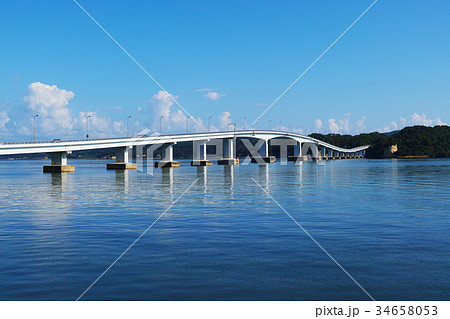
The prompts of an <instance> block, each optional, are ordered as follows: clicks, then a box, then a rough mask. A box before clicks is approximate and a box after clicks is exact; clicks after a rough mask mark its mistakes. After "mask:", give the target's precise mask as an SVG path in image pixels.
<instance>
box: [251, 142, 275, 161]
mask: <svg viewBox="0 0 450 319" xmlns="http://www.w3.org/2000/svg"><path fill="white" fill-rule="evenodd" d="M262 141H264V142H263V143H262V145H261V147H260V148H259V151H258V153H259V156H252V163H258V164H260V165H261V164H268V163H275V162H276V161H277V159H276V157H275V156H269V141H268V140H262Z"/></svg>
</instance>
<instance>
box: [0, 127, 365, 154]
mask: <svg viewBox="0 0 450 319" xmlns="http://www.w3.org/2000/svg"><path fill="white" fill-rule="evenodd" d="M236 137H240V138H260V139H263V140H271V139H274V138H281V137H284V138H291V139H293V140H296V141H298V142H302V143H304V142H307V143H308V142H309V143H314V144H317V145H319V146H323V147H326V148H328V149H331V150H333V151H336V152H358V151H362V150H366V149H367V148H369V146H370V145H364V146H359V147H355V148H351V149H345V148H340V147H337V146H334V145H331V144H328V143H325V142H323V141H320V140H318V139H315V138H312V137H308V136H304V135H301V134H294V133H289V132H279V131H265V130H249V131H228V132H209V133H208V132H206V133H187V134H173V135H159V136H148V137H139V136H137V137H136V136H135V137H129V138H104V139H84V140H54V141H46V142H4V143H0V155H13V154H33V153H52V152H67V151H82V150H92V149H104V148H116V147H126V146H138V145H140V146H142V145H151V144H164V143H178V142H191V141H202V140H211V139H225V138H236Z"/></svg>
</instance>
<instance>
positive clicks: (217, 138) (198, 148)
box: [0, 130, 369, 172]
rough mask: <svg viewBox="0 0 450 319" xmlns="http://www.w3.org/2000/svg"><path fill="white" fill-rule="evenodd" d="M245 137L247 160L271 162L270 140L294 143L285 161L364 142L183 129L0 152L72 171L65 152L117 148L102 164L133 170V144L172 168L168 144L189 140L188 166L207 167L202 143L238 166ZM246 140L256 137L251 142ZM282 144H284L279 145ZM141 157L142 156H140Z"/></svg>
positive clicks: (16, 146) (335, 153) (222, 161)
mask: <svg viewBox="0 0 450 319" xmlns="http://www.w3.org/2000/svg"><path fill="white" fill-rule="evenodd" d="M237 138H241V139H248V140H247V141H244V144H245V145H246V147H247V149H248V150H249V151H250V154H251V161H252V162H255V163H258V164H267V163H273V162H275V161H276V159H275V157H274V156H269V141H270V144H272V145H280V147H281V144H280V143H279V142H278V143H277V141H280V140H284V141H286V140H287V141H289V145H293V146H294V156H290V157H289V158H288V159H289V160H290V161H295V162H299V161H304V160H308V159H313V160H323V159H347V158H363V157H364V156H365V150H366V149H367V148H368V147H369V146H368V145H365V146H359V147H355V148H351V149H345V148H341V147H337V146H334V145H331V144H328V143H325V142H323V141H320V140H318V139H315V138H312V137H309V136H305V135H301V134H296V133H291V132H281V131H266V130H242V131H227V132H206V133H186V134H171V135H155V134H152V135H150V136H148V135H137V136H133V137H119V138H102V139H82V140H59V139H55V140H53V141H36V142H3V143H1V142H0V155H19V154H39V153H47V154H49V156H50V158H51V165H47V166H44V172H73V171H75V167H74V165H68V163H67V155H68V154H71V153H72V152H74V151H83V150H95V149H109V148H113V149H115V150H116V152H115V153H116V162H115V163H110V164H108V165H107V168H108V169H135V168H136V167H137V166H136V163H132V156H131V151H132V149H133V148H136V149H140V150H144V149H146V150H148V148H149V147H150V148H151V149H152V150H154V149H155V148H161V150H162V158H161V160H160V161H157V162H155V167H158V168H161V167H177V166H180V163H179V162H177V161H174V158H173V146H174V145H175V144H177V143H181V142H193V160H192V162H191V165H192V166H210V165H212V161H211V160H209V159H208V156H207V155H208V154H207V151H206V149H207V145H215V146H216V154H215V155H216V158H217V159H218V161H217V163H218V164H219V165H238V164H239V159H238V158H237V156H236V139H237ZM250 139H256V141H257V142H256V144H252V143H251V142H250ZM284 145H285V144H284ZM142 156H144V155H143V154H142Z"/></svg>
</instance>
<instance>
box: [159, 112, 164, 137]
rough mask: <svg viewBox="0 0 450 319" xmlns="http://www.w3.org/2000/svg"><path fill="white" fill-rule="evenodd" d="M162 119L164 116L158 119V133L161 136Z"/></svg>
mask: <svg viewBox="0 0 450 319" xmlns="http://www.w3.org/2000/svg"><path fill="white" fill-rule="evenodd" d="M163 118H164V115H161V117H160V118H159V133H160V134H162V124H161V123H162V122H161V121H162V119H163Z"/></svg>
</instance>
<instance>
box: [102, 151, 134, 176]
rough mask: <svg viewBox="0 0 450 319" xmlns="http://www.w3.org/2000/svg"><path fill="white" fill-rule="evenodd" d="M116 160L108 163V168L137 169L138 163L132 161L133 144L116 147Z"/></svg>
mask: <svg viewBox="0 0 450 319" xmlns="http://www.w3.org/2000/svg"><path fill="white" fill-rule="evenodd" d="M115 150H116V162H115V163H109V164H106V169H116V170H124V169H136V167H137V164H136V163H130V153H131V152H132V150H133V147H132V146H125V147H117V148H116V149H115Z"/></svg>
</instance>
